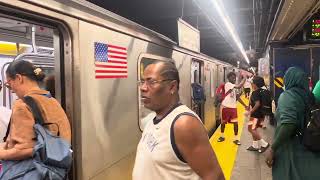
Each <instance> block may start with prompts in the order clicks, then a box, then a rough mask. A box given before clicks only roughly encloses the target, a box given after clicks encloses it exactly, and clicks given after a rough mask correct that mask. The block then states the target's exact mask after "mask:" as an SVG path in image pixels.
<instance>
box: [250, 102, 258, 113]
mask: <svg viewBox="0 0 320 180" xmlns="http://www.w3.org/2000/svg"><path fill="white" fill-rule="evenodd" d="M259 107H260V101H255V103H254V106H253V108H252V109H251V111H250V114H252V113H253V112H255V111H256V110H257V109H258V108H259Z"/></svg>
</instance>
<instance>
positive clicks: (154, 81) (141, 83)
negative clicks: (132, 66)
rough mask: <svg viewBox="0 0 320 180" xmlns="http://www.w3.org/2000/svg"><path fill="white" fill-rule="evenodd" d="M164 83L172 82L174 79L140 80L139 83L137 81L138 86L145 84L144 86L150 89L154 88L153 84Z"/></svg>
mask: <svg viewBox="0 0 320 180" xmlns="http://www.w3.org/2000/svg"><path fill="white" fill-rule="evenodd" d="M165 81H174V79H163V80H154V79H148V80H140V81H138V86H143V85H144V83H146V85H147V86H148V87H152V86H154V85H155V84H160V83H162V82H165Z"/></svg>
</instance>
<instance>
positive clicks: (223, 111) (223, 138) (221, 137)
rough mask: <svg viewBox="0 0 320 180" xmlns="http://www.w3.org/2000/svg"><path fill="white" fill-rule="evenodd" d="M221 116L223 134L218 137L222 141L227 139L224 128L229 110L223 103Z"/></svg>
mask: <svg viewBox="0 0 320 180" xmlns="http://www.w3.org/2000/svg"><path fill="white" fill-rule="evenodd" d="M220 118H221V127H220V130H221V134H220V137H219V139H218V142H222V141H224V140H225V137H224V130H225V128H226V119H227V111H226V109H225V108H224V107H222V105H221V106H220Z"/></svg>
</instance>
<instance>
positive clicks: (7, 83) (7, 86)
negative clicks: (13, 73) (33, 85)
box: [4, 78, 12, 89]
mask: <svg viewBox="0 0 320 180" xmlns="http://www.w3.org/2000/svg"><path fill="white" fill-rule="evenodd" d="M10 81H12V79H9V78H8V79H7V82H5V83H4V86H5V87H6V88H8V89H11V87H10V84H9V82H10Z"/></svg>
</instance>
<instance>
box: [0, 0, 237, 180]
mask: <svg viewBox="0 0 320 180" xmlns="http://www.w3.org/2000/svg"><path fill="white" fill-rule="evenodd" d="M102 47H104V48H107V51H108V58H109V59H108V60H107V62H104V63H101V61H99V60H98V59H99V58H98V57H99V56H100V55H101V53H106V52H105V49H103V48H102ZM0 48H4V50H2V51H1V49H0V52H2V54H1V55H0V63H1V64H0V65H1V67H2V75H1V78H2V79H3V80H5V73H4V72H5V69H6V67H7V65H8V63H9V62H12V61H14V60H21V59H23V60H29V61H31V62H33V63H35V64H36V65H37V66H39V67H42V68H43V69H45V71H46V73H47V75H53V76H54V77H55V80H56V81H55V91H56V93H55V94H56V96H55V97H56V98H57V99H58V100H59V101H60V103H61V104H62V106H63V107H64V109H65V111H66V113H67V115H68V117H69V119H70V123H71V125H72V148H73V150H74V157H75V159H74V164H73V169H72V173H71V174H72V175H70V179H77V180H81V179H83V180H87V179H92V180H99V179H101V180H105V179H131V172H132V167H133V163H134V158H135V151H136V146H137V143H138V141H139V139H140V137H141V132H142V130H143V124H144V122H143V117H144V116H145V115H147V114H148V113H149V112H148V111H147V110H146V109H144V107H143V106H142V105H141V103H140V98H139V97H140V96H139V89H138V86H137V81H138V80H139V77H140V76H141V74H142V72H143V70H144V68H145V67H146V66H147V65H148V64H150V63H152V62H153V61H157V60H161V61H168V60H173V61H174V62H175V63H176V66H177V67H178V69H179V72H180V78H181V84H180V86H181V87H182V88H181V90H180V97H181V102H182V103H184V104H186V105H188V106H189V107H191V106H192V99H191V83H193V82H195V81H198V82H199V83H200V84H201V85H202V86H203V87H204V89H205V94H206V101H205V103H204V104H203V106H202V108H203V111H202V112H203V113H202V114H201V116H202V120H203V122H204V125H205V127H206V128H207V130H208V131H212V129H214V128H215V126H216V118H215V109H214V105H213V104H214V96H215V94H214V92H215V88H216V87H217V86H218V85H219V84H220V83H221V82H224V81H225V75H226V69H229V68H232V65H230V64H227V63H224V62H221V61H219V60H217V59H214V58H211V57H209V56H206V55H204V54H200V53H196V52H193V51H189V50H187V49H185V48H181V47H179V46H178V45H177V44H176V43H175V42H173V41H172V40H170V39H168V38H167V37H165V36H163V35H161V34H158V33H156V32H154V31H151V30H149V29H147V28H144V27H142V26H140V25H138V24H136V23H134V22H131V21H129V20H127V19H125V18H122V17H120V16H118V15H116V14H114V13H111V12H109V11H106V10H104V9H102V8H100V7H98V6H95V5H93V4H91V3H89V2H86V1H82V0H81V1H80V0H79V1H78V0H70V1H64V0H30V1H18V0H4V1H1V2H0ZM101 48H102V49H101ZM9 50H11V51H10V53H8V52H7V51H9ZM4 51H6V52H4ZM195 74H196V76H195ZM2 93H3V94H1V95H2V98H1V103H2V105H3V106H6V107H8V108H10V107H11V106H12V103H13V101H14V99H15V97H14V95H12V94H11V93H10V92H8V90H6V91H3V92H2Z"/></svg>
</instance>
